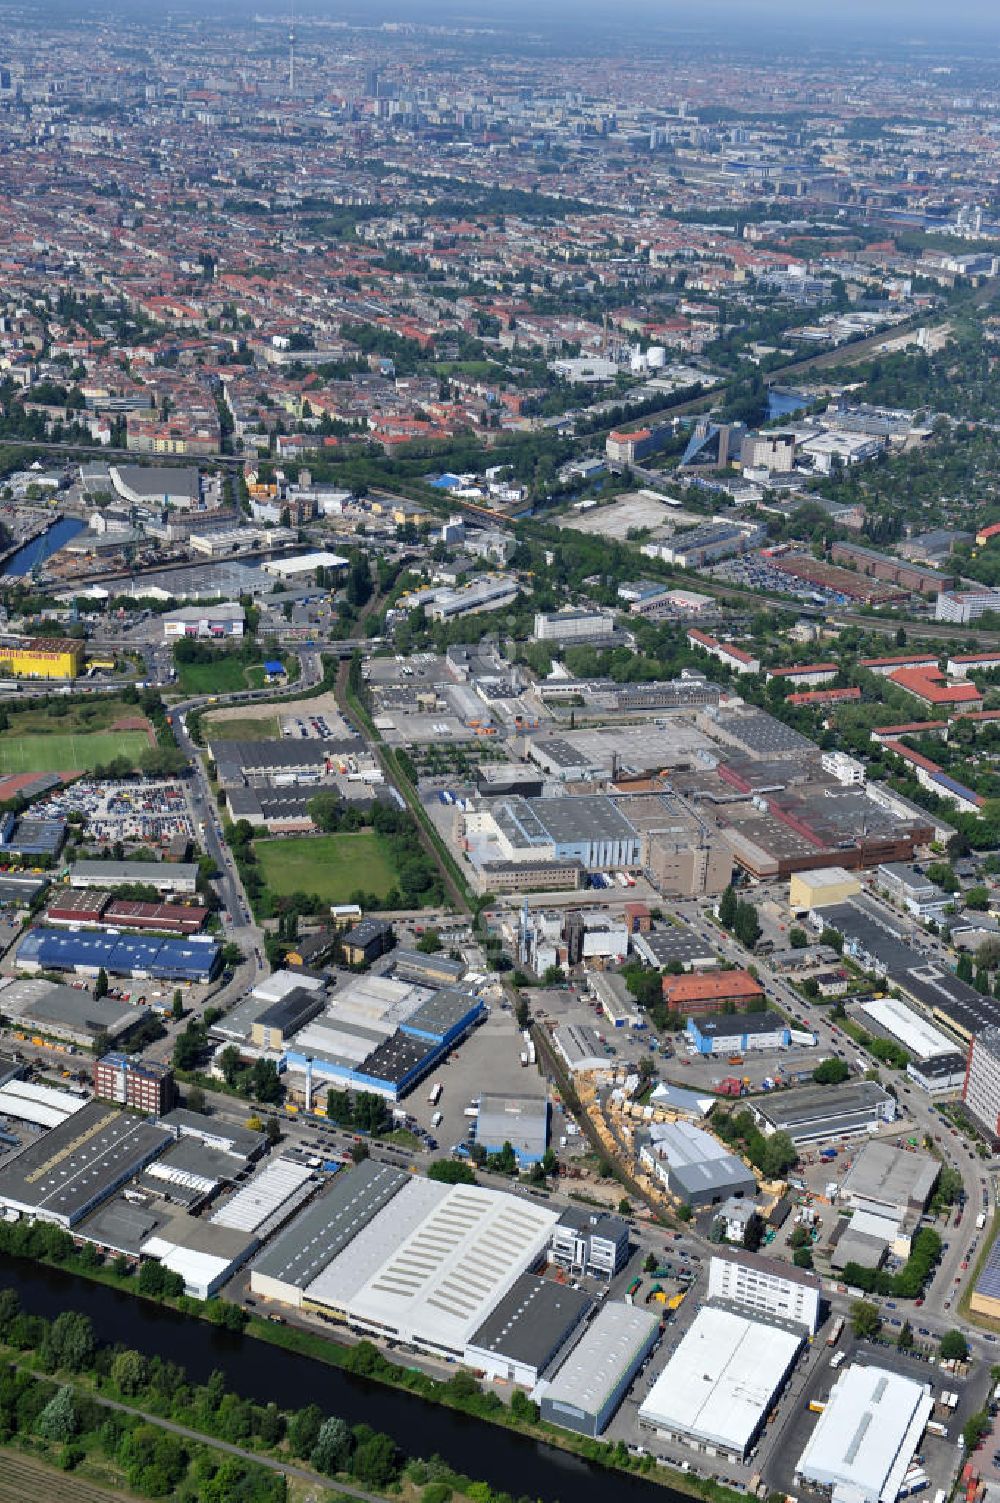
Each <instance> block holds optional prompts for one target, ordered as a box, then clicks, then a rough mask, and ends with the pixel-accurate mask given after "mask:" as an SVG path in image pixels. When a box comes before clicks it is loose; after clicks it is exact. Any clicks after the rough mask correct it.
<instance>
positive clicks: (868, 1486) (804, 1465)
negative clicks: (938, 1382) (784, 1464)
mask: <svg viewBox="0 0 1000 1503" xmlns="http://www.w3.org/2000/svg"><path fill="white" fill-rule="evenodd" d="M933 1407H934V1404H933V1400H932V1398H931V1396H930V1393H929V1391H928V1388H927V1385H926V1384H923V1383H915V1382H914V1381H913V1379H912V1378H903V1377H900V1376H899V1374H898V1373H893V1372H888V1371H887V1370H886V1369H885V1368H882V1367H864V1366H862V1365H860V1364H859V1363H852V1364H851V1366H850V1367H845V1368H844V1371H843V1372H842V1373H841V1374H840V1376H839V1377H838V1379H837V1381H836V1383H835V1384H834V1385H833V1388H832V1390H831V1392H830V1398H829V1400H828V1402H827V1406H826V1408H825V1409H824V1411H823V1413H822V1414H821V1415H820V1417H819V1422H818V1423H817V1425H816V1429H815V1430H814V1431H813V1435H812V1439H811V1440H810V1442H809V1444H808V1445H807V1446H806V1448H805V1450H804V1451H803V1453H802V1456H801V1458H800V1460H799V1464H798V1466H797V1467H796V1472H797V1473H798V1474H799V1475H801V1476H802V1477H804V1478H806V1479H808V1480H809V1481H811V1482H815V1483H817V1484H818V1485H819V1486H821V1487H829V1488H831V1489H832V1490H833V1500H834V1503H895V1499H896V1498H897V1496H898V1494H899V1489H900V1487H901V1485H902V1482H903V1478H904V1476H905V1475H906V1470H907V1468H908V1467H909V1464H910V1462H911V1460H912V1458H913V1455H914V1453H915V1451H916V1449H917V1447H918V1445H919V1444H920V1437H921V1435H922V1434H923V1432H924V1426H925V1425H926V1423H927V1421H928V1419H929V1418H930V1416H931V1412H932V1410H933Z"/></svg>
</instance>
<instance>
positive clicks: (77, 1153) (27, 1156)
mask: <svg viewBox="0 0 1000 1503" xmlns="http://www.w3.org/2000/svg"><path fill="white" fill-rule="evenodd" d="M169 1142H170V1134H169V1133H168V1132H166V1131H165V1130H164V1129H163V1128H162V1127H159V1126H155V1125H154V1124H153V1123H152V1122H147V1121H146V1119H145V1118H144V1117H136V1116H133V1115H132V1113H130V1112H120V1111H115V1110H114V1109H113V1108H111V1107H108V1106H102V1105H101V1103H100V1102H97V1101H89V1102H88V1103H87V1105H86V1106H84V1107H81V1109H80V1110H79V1111H78V1112H74V1114H73V1116H72V1117H70V1118H68V1119H67V1120H66V1122H64V1123H61V1124H60V1125H59V1126H58V1127H53V1128H52V1130H51V1131H50V1132H47V1133H45V1135H44V1136H43V1137H41V1138H38V1139H35V1140H34V1141H33V1142H31V1143H29V1144H28V1146H27V1147H26V1148H23V1149H22V1150H21V1152H20V1153H18V1154H16V1155H15V1156H14V1158H12V1159H10V1160H9V1161H8V1162H7V1163H6V1164H5V1165H4V1166H3V1168H2V1169H0V1205H9V1206H11V1207H12V1208H14V1209H20V1210H26V1211H29V1212H35V1213H37V1214H38V1215H41V1216H44V1217H47V1218H49V1219H52V1220H59V1221H62V1222H63V1223H64V1224H66V1225H70V1224H73V1223H75V1222H76V1221H78V1220H79V1219H80V1218H81V1217H82V1216H83V1215H84V1214H85V1213H86V1212H87V1211H88V1210H90V1209H92V1208H93V1207H94V1206H96V1205H97V1204H98V1203H99V1202H100V1201H101V1200H104V1199H106V1197H107V1196H109V1195H110V1194H111V1193H112V1191H114V1190H115V1189H117V1187H118V1186H119V1185H120V1184H123V1183H124V1182H125V1180H126V1179H130V1178H131V1177H132V1176H133V1175H134V1174H136V1173H138V1171H139V1170H140V1169H142V1168H143V1166H144V1165H145V1164H147V1163H148V1162H149V1161H150V1159H153V1158H155V1157H156V1156H157V1154H159V1153H161V1152H162V1151H163V1149H164V1148H165V1147H166V1146H167V1144H168V1143H169Z"/></svg>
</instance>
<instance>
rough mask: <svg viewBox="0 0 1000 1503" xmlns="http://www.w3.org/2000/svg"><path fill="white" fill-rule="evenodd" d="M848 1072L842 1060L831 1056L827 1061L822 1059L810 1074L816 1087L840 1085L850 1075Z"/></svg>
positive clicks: (833, 1055)
mask: <svg viewBox="0 0 1000 1503" xmlns="http://www.w3.org/2000/svg"><path fill="white" fill-rule="evenodd" d="M850 1073H851V1072H850V1070H849V1069H848V1068H847V1065H846V1064H845V1063H844V1061H843V1060H842V1059H840V1058H839V1057H838V1056H837V1055H836V1054H832V1055H831V1056H830V1058H829V1059H824V1060H823V1061H822V1062H821V1063H820V1064H818V1065H817V1066H816V1068H815V1070H814V1071H813V1072H812V1078H813V1080H814V1081H815V1082H816V1084H817V1085H841V1084H842V1083H843V1082H844V1081H845V1080H847V1078H848V1077H849V1075H850Z"/></svg>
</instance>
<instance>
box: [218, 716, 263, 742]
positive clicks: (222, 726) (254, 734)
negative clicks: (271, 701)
mask: <svg viewBox="0 0 1000 1503" xmlns="http://www.w3.org/2000/svg"><path fill="white" fill-rule="evenodd" d="M202 726H203V728H204V732H205V739H206V740H207V741H277V740H278V738H279V736H280V735H281V726H280V725H279V724H278V717H277V715H240V716H239V718H238V719H237V718H236V717H234V718H233V719H232V720H204V721H203V722H202Z"/></svg>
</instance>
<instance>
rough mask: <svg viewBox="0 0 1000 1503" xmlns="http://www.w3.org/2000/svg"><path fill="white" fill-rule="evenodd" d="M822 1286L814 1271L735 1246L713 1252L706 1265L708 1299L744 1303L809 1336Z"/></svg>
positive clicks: (815, 1324)
mask: <svg viewBox="0 0 1000 1503" xmlns="http://www.w3.org/2000/svg"><path fill="white" fill-rule="evenodd" d="M737 1204H743V1202H737ZM749 1209H750V1210H751V1211H752V1209H753V1207H752V1206H751V1207H749ZM821 1288H822V1286H821V1284H820V1281H819V1279H818V1278H817V1276H816V1274H814V1273H807V1272H806V1271H805V1270H804V1269H802V1268H794V1267H793V1266H792V1265H791V1264H790V1263H784V1262H779V1260H778V1259H777V1258H763V1257H761V1256H760V1255H759V1254H757V1253H751V1252H744V1251H743V1250H742V1249H741V1248H736V1247H728V1248H726V1249H725V1251H722V1252H718V1253H714V1254H713V1255H712V1258H711V1261H710V1262H709V1266H708V1297H709V1299H710V1300H723V1301H726V1302H727V1303H729V1304H734V1305H740V1306H741V1307H742V1306H745V1307H746V1309H747V1311H748V1312H749V1313H751V1314H756V1315H759V1316H763V1317H764V1318H765V1319H766V1318H771V1319H775V1320H787V1321H791V1322H792V1324H793V1325H798V1326H804V1327H805V1329H806V1330H807V1331H808V1332H809V1334H810V1335H815V1333H816V1329H817V1327H818V1325H819V1306H820V1294H821Z"/></svg>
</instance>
